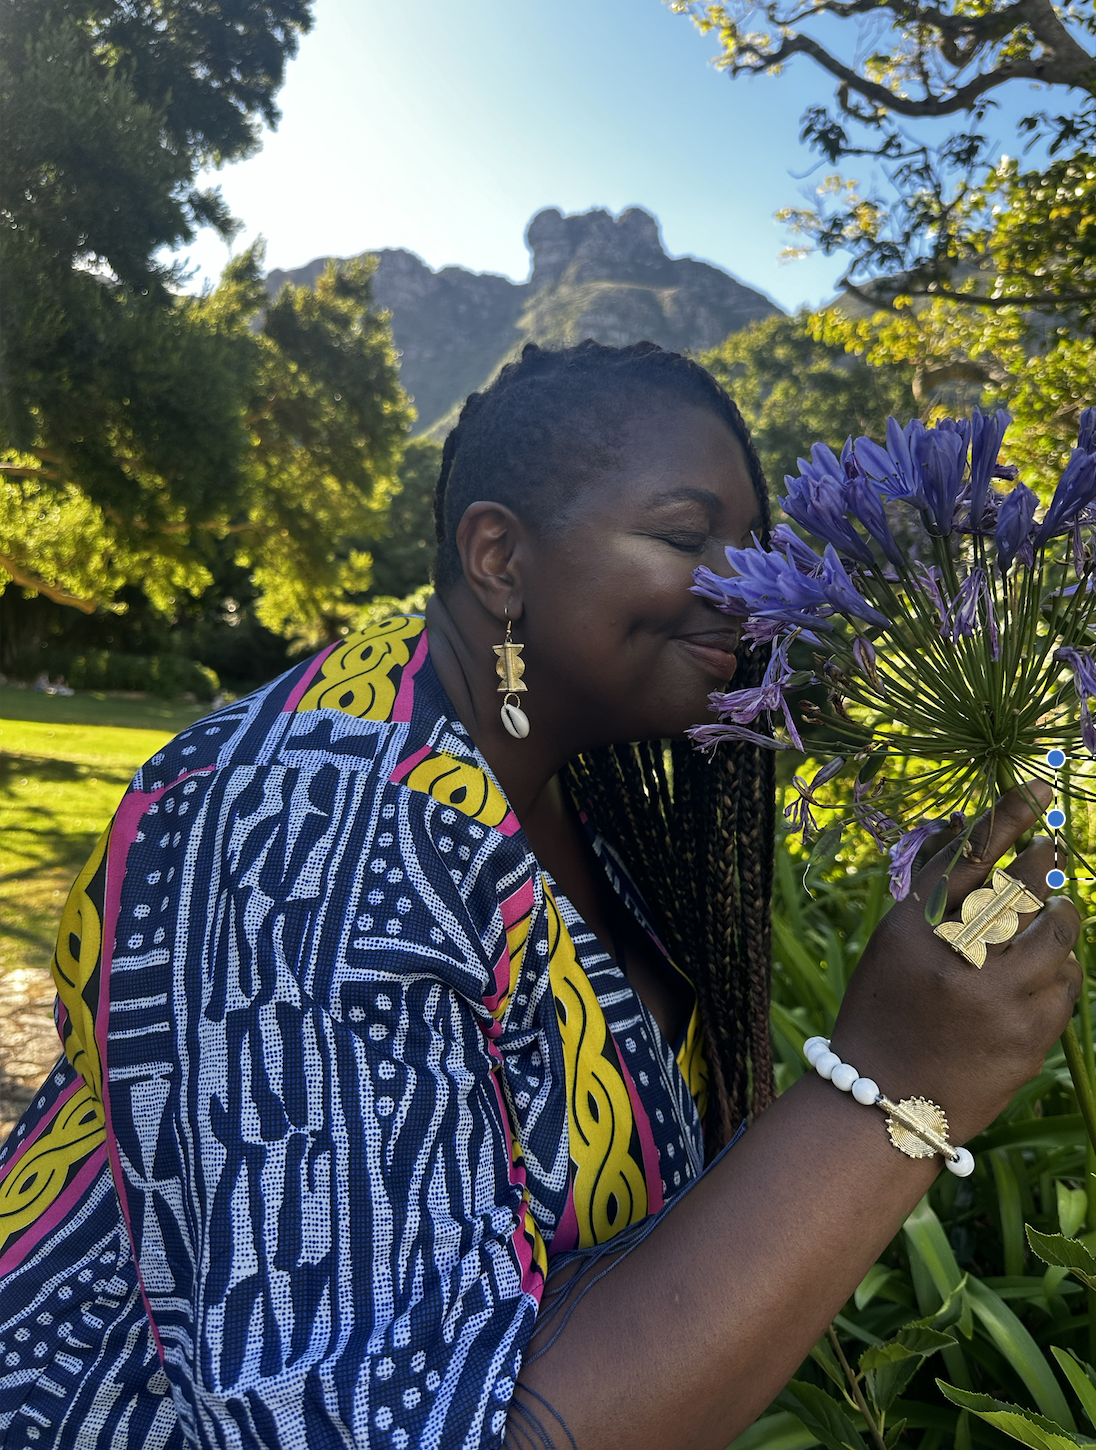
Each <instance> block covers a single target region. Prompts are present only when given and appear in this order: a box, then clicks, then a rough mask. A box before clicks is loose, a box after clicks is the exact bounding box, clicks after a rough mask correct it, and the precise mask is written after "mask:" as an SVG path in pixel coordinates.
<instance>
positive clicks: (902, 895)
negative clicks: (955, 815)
mask: <svg viewBox="0 0 1096 1450" xmlns="http://www.w3.org/2000/svg"><path fill="white" fill-rule="evenodd" d="M939 829H940V823H939V821H926V822H925V823H924V824H923V825H920V826H914V828H913V830H912V831H906V833H905V834H904V835H902V836H900V837H899V838H898V840H897V841H895V843H894V845H893V846H891V847H890V848H889V849H888V852H887V854H888V855H889V856H890V866H889V867H888V868H887V871H888V874H889V876H890V890H891V895H892V896H893V897H894V899H895V901H905V899H906V897H907V896H908V895H909V894H910V886H911V884H912V879H913V863H914V861H915V860H916V859H917V853H918V851H920V849H921V847H922V846H923V845H924V844H925V842H926V841H927V840H928V838H929V837H930V836H931V835H933V834H934V832H936V831H938V830H939Z"/></svg>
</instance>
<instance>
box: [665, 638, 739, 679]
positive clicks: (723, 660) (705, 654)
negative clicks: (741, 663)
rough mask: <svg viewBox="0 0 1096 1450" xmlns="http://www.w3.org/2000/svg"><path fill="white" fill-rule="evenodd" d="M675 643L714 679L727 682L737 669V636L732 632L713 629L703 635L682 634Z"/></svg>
mask: <svg viewBox="0 0 1096 1450" xmlns="http://www.w3.org/2000/svg"><path fill="white" fill-rule="evenodd" d="M677 642H678V644H681V645H684V646H685V648H686V649H687V650H688V651H689V653H690V654H691V655H692V656H693V658H694V659H696V660H698V661H699V662H700V663H701V664H702V665H703V666H704V667H705V669H706V670H707V671H708V673H709V674H711V675H712V676H714V677H715V678H716V679H720V680H729V679H730V678H731V676H732V675H733V674H734V672H735V670H736V669H737V667H738V658H737V656H736V654H735V650H736V649H737V648H738V635H737V633H735V632H734V631H730V630H718V629H713V630H707V631H705V632H704V633H703V634H683V635H678V636H677Z"/></svg>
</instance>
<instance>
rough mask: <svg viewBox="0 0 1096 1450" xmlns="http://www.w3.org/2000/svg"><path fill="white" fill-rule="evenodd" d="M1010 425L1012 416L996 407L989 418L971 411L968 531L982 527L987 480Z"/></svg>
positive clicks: (992, 474)
mask: <svg viewBox="0 0 1096 1450" xmlns="http://www.w3.org/2000/svg"><path fill="white" fill-rule="evenodd" d="M1011 422H1012V414H1011V413H1006V412H1005V410H1004V409H1003V408H998V410H997V412H996V413H994V414H993V415H992V417H986V415H985V414H984V413H983V412H982V410H981V409H980V408H975V410H974V416H973V418H972V419H971V430H970V513H969V515H968V520H969V523H970V527H971V528H972V529H980V528H981V527H982V524H983V521H984V517H985V509H986V499H987V497H988V495H989V484H990V479H991V478H992V477H993V476H994V472H995V470H996V467H997V455H998V453H1000V451H1001V443H1002V440H1003V439H1004V436H1005V430H1006V429H1007V428H1008V425H1009V424H1010V423H1011Z"/></svg>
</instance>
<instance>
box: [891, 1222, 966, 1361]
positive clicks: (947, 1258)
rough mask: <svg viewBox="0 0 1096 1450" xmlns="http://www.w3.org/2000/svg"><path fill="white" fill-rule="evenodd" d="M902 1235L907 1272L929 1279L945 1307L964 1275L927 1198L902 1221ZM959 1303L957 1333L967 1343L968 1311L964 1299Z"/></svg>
mask: <svg viewBox="0 0 1096 1450" xmlns="http://www.w3.org/2000/svg"><path fill="white" fill-rule="evenodd" d="M902 1232H903V1234H904V1235H905V1238H906V1243H907V1244H908V1246H909V1250H910V1259H911V1264H910V1267H911V1269H915V1268H916V1267H920V1268H922V1269H923V1270H924V1271H925V1272H926V1273H927V1274H928V1276H929V1278H930V1279H931V1281H932V1284H933V1287H934V1288H935V1290H936V1293H937V1295H938V1297H939V1299H940V1301H941V1302H942V1303H947V1302H948V1301H949V1300H950V1299H951V1296H952V1294H953V1293H954V1292H955V1290H956V1289H959V1288H961V1287H962V1285H963V1284H964V1282H965V1275H964V1274H963V1272H962V1270H961V1269H960V1268H959V1265H958V1264H957V1263H956V1262H955V1255H954V1254H953V1253H952V1250H951V1245H950V1244H949V1243H948V1237H947V1234H945V1232H944V1229H943V1226H942V1225H941V1223H940V1220H939V1219H938V1218H937V1217H936V1214H935V1213H934V1212H933V1210H932V1208H931V1206H930V1205H929V1201H928V1199H927V1198H923V1199H922V1200H921V1202H920V1203H919V1204H918V1205H917V1207H916V1208H915V1209H914V1210H913V1212H912V1213H911V1214H910V1216H909V1217H908V1218H907V1219H906V1221H905V1223H904V1224H903V1225H902ZM914 1261H916V1264H915V1263H914ZM915 1282H916V1280H915ZM960 1302H961V1304H962V1310H961V1314H960V1319H959V1332H960V1333H961V1334H962V1335H964V1337H965V1338H967V1339H969V1338H970V1336H971V1318H970V1309H969V1307H967V1305H966V1301H965V1298H963V1299H961V1301H960ZM921 1307H922V1308H923V1309H925V1308H930V1307H931V1304H922V1306H921Z"/></svg>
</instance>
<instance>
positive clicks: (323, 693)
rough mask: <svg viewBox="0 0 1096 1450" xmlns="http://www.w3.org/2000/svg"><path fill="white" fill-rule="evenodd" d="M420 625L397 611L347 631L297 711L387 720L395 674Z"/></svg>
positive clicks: (392, 702)
mask: <svg viewBox="0 0 1096 1450" xmlns="http://www.w3.org/2000/svg"><path fill="white" fill-rule="evenodd" d="M425 628H426V621H425V619H420V618H418V617H416V616H414V615H410V614H397V615H393V617H392V618H391V619H385V620H382V621H381V622H380V623H379V624H373V625H370V626H369V628H368V629H363V630H361V631H360V632H359V633H357V634H352V635H349V636H348V637H347V639H346V640H344V642H343V643H342V644H340V645H338V646H336V648H335V649H333V650H332V651H331V653H330V654H329V655H328V656H327V658H326V659H325V660H324V662H323V664H322V665H321V666H320V670H319V673H318V674H317V675H316V677H315V679H314V680H313V681H312V683H311V684H310V685H309V687H308V689H307V690H306V691H305V693H304V695H303V696H302V697H301V701H300V703H299V704H298V706H297V709H298V711H301V710H344V711H345V712H346V713H347V714H348V715H354V716H356V717H357V718H358V719H359V720H390V719H391V718H392V707H393V706H394V705H395V703H396V694H397V692H398V691H399V685H400V675H401V673H402V672H403V669H404V667H405V666H406V665H407V664H408V663H409V662H410V660H411V656H412V654H413V653H414V651H415V645H416V643H417V641H418V638H419V635H420V634H422V632H423V630H424V629H425Z"/></svg>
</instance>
